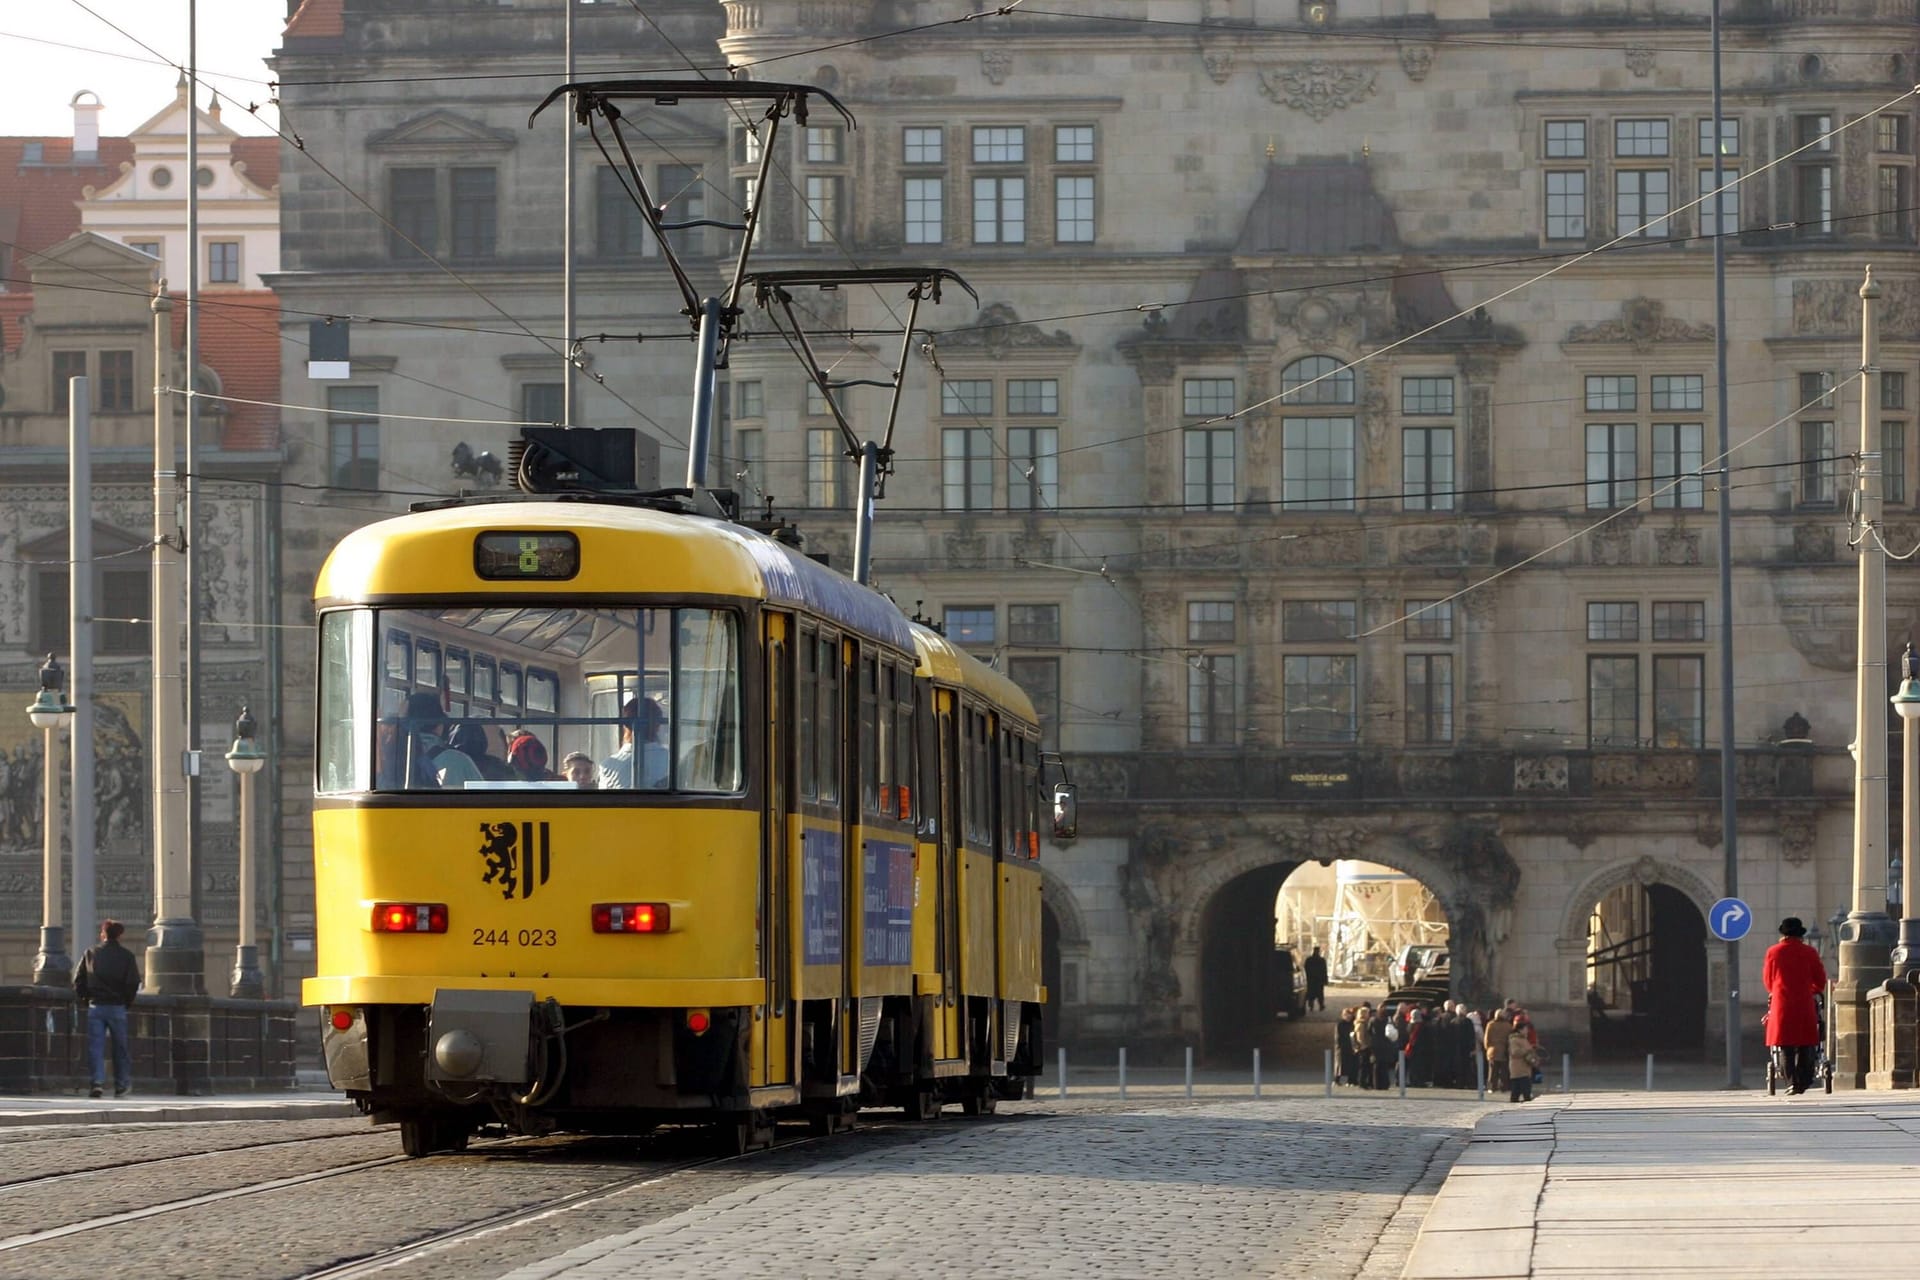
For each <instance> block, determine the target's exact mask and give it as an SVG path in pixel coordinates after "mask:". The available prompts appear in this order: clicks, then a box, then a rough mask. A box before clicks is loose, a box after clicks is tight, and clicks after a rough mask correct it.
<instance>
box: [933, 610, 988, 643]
mask: <svg viewBox="0 0 1920 1280" xmlns="http://www.w3.org/2000/svg"><path fill="white" fill-rule="evenodd" d="M940 628H941V634H943V635H945V636H946V637H947V639H949V640H951V641H953V642H954V643H955V644H963V645H967V646H969V647H970V648H981V647H991V646H992V645H993V644H994V643H995V642H996V640H995V629H994V611H993V606H992V605H990V604H953V605H948V606H947V608H946V611H945V612H944V613H942V615H941V623H940Z"/></svg>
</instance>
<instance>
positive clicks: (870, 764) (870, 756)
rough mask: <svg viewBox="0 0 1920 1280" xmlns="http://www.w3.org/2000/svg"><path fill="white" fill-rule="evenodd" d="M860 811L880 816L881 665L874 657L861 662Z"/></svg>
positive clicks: (863, 657) (861, 659)
mask: <svg viewBox="0 0 1920 1280" xmlns="http://www.w3.org/2000/svg"><path fill="white" fill-rule="evenodd" d="M859 671H860V736H859V742H858V744H857V749H858V752H859V757H860V811H861V812H862V813H879V812H880V751H879V733H880V665H879V663H878V662H877V661H875V659H874V658H873V657H872V656H871V655H866V654H863V655H862V656H861V658H860V668H859Z"/></svg>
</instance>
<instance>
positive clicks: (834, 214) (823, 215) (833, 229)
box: [806, 129, 846, 244]
mask: <svg viewBox="0 0 1920 1280" xmlns="http://www.w3.org/2000/svg"><path fill="white" fill-rule="evenodd" d="M832 132H833V133H834V135H835V136H836V137H837V136H838V135H839V130H837V129H836V130H833V131H832ZM845 181H846V180H845V179H844V178H841V177H839V176H837V175H830V176H821V175H817V174H809V175H807V228H806V230H807V243H808V244H831V243H834V242H837V241H838V240H839V238H840V205H841V199H840V196H841V190H842V184H843V183H844V182H845Z"/></svg>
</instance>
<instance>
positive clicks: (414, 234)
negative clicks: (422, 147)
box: [387, 169, 440, 260]
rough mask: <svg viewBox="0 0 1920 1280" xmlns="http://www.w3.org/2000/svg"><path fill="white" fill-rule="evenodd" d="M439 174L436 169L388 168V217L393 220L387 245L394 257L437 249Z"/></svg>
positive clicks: (403, 257)
mask: <svg viewBox="0 0 1920 1280" xmlns="http://www.w3.org/2000/svg"><path fill="white" fill-rule="evenodd" d="M439 178H440V175H439V173H438V172H436V171H435V170H433V169H391V170H389V171H388V172H387V217H388V220H389V221H391V222H392V223H393V226H392V228H391V231H390V235H389V242H388V248H389V251H390V252H391V253H392V254H393V256H394V257H396V258H400V259H402V260H405V259H408V258H413V257H416V256H418V254H420V253H432V252H433V251H434V246H435V245H436V244H437V243H438V241H439V239H440V203H439ZM409 241H411V242H412V243H411V244H409V243H408V242H409ZM414 245H418V246H419V249H418V250H415V249H414V247H413V246H414Z"/></svg>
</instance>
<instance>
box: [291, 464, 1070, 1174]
mask: <svg viewBox="0 0 1920 1280" xmlns="http://www.w3.org/2000/svg"><path fill="white" fill-rule="evenodd" d="M316 602H317V607H318V614H319V617H318V624H319V625H318V629H319V690H318V716H317V729H316V735H317V740H316V743H315V762H316V767H315V792H316V794H315V799H314V845H315V898H316V903H317V910H318V957H317V958H318V973H317V976H315V977H313V978H310V979H308V980H307V981H306V983H305V985H304V991H303V996H304V1001H305V1003H306V1004H308V1005H313V1006H317V1007H319V1008H320V1010H321V1012H322V1017H323V1034H324V1044H325V1050H326V1062H327V1070H328V1074H329V1076H330V1078H331V1079H332V1081H333V1083H334V1085H335V1086H336V1087H337V1088H340V1089H342V1090H344V1091H346V1092H347V1093H348V1094H349V1095H351V1096H352V1097H354V1098H355V1099H356V1100H358V1101H359V1102H360V1103H361V1104H362V1105H363V1106H364V1107H365V1108H366V1109H367V1110H368V1111H369V1112H370V1113H371V1114H372V1116H373V1118H374V1119H375V1120H376V1121H397V1122H398V1123H399V1124H400V1126H401V1133H402V1139H403V1144H404V1147H405V1149H406V1151H407V1152H408V1153H409V1154H412V1155H424V1154H427V1153H429V1152H432V1151H436V1150H446V1149H457V1148H459V1147H461V1146H463V1145H464V1144H465V1142H466V1140H467V1137H468V1135H469V1134H470V1133H471V1132H472V1131H473V1130H474V1129H475V1128H476V1127H478V1126H480V1125H482V1124H504V1125H506V1126H507V1127H509V1128H511V1129H513V1130H515V1131H519V1132H544V1131H548V1130H553V1129H570V1130H583V1131H598V1132H631V1131H638V1130H641V1129H645V1128H647V1127H649V1126H651V1125H655V1124H659V1123H662V1122H677V1123H711V1124H715V1125H718V1126H721V1128H722V1131H723V1133H724V1134H725V1136H726V1139H727V1141H729V1142H731V1143H734V1144H738V1145H742V1146H745V1145H753V1144H758V1143H762V1142H765V1141H767V1140H769V1139H770V1138H771V1126H772V1124H773V1123H774V1122H775V1121H776V1120H778V1119H782V1118H789V1117H801V1116H804V1117H806V1118H807V1119H808V1120H810V1121H811V1122H812V1123H813V1124H814V1125H815V1127H816V1128H817V1129H819V1130H823V1131H824V1130H831V1129H833V1128H835V1127H838V1126H839V1125H840V1124H841V1123H842V1122H843V1121H844V1119H845V1118H846V1117H847V1116H849V1115H851V1113H852V1112H853V1111H855V1110H856V1109H858V1108H859V1107H860V1106H863V1105H889V1106H899V1107H902V1108H904V1109H905V1110H906V1111H907V1112H908V1114H910V1115H913V1116H917V1117H922V1118H925V1117H930V1116H932V1115H935V1114H937V1113H938V1111H939V1108H940V1107H941V1106H942V1105H943V1104H946V1103H958V1104H960V1105H962V1106H963V1107H965V1108H966V1109H967V1110H968V1111H970V1112H977V1111H982V1110H991V1109H992V1107H993V1105H994V1102H995V1100H996V1099H998V1098H1005V1097H1017V1096H1019V1095H1020V1093H1021V1092H1022V1090H1023V1088H1024V1086H1025V1085H1026V1083H1027V1078H1029V1077H1031V1076H1032V1075H1034V1074H1036V1073H1037V1072H1038V1070H1039V1064H1040V1060H1041V1024H1040V1009H1041V1006H1042V1004H1043V1003H1044V1001H1045V998H1046V993H1045V991H1044V989H1043V988H1042V986H1041V982H1040V916H1041V912H1040V873H1039V864H1038V857H1039V840H1040V836H1039V822H1040V813H1041V795H1040V786H1041V778H1040V773H1041V770H1040V757H1039V738H1038V733H1037V729H1036V726H1035V720H1034V714H1033V708H1032V705H1031V704H1030V703H1029V701H1028V700H1027V698H1026V697H1025V696H1024V695H1023V694H1022V693H1021V692H1020V690H1019V689H1018V688H1017V687H1016V686H1015V685H1014V684H1013V683H1012V682H1011V681H1009V680H1007V679H1006V678H1005V677H1003V676H1001V675H1000V674H999V673H997V672H995V671H993V670H992V669H990V668H988V667H986V666H985V665H983V664H981V663H980V662H978V661H976V660H974V659H973V658H971V657H969V656H968V655H966V654H965V653H963V652H961V651H960V650H959V649H957V648H956V647H954V646H953V645H951V644H950V643H948V642H947V641H946V640H945V639H944V638H943V637H941V636H939V635H938V634H936V633H934V632H932V631H929V630H926V629H925V628H922V627H918V626H916V625H914V624H913V623H910V622H909V621H908V620H907V619H906V618H904V617H903V616H902V615H901V614H900V612H899V610H897V609H896V608H895V607H894V606H893V604H892V603H891V602H890V601H888V600H887V599H886V598H885V597H884V596H881V595H880V594H878V593H876V592H874V591H872V590H870V589H869V588H867V587H864V586H859V585H856V584H855V583H853V582H852V581H850V580H848V579H846V578H844V577H842V576H840V575H838V574H836V573H833V572H832V571H830V570H828V569H827V568H825V567H823V566H822V565H820V564H818V563H815V562H814V561H812V560H810V559H808V558H806V557H805V556H803V555H800V554H798V553H797V552H796V551H794V550H793V549H791V548H790V547H788V546H786V545H785V544H783V543H782V542H780V541H777V540H775V539H773V538H771V537H768V536H765V535H763V534H761V533H757V532H755V531H753V530H751V529H748V528H745V527H742V526H740V525H737V524H733V523H730V522H728V521H726V520H723V519H717V518H709V517H706V516H700V515H694V514H690V513H688V512H687V511H685V510H675V509H672V503H671V502H670V501H665V500H662V501H657V502H648V501H646V500H640V499H630V500H626V501H620V500H608V499H599V500H581V501H551V500H549V501H511V500H509V501H499V500H496V501H488V502H459V503H451V504H446V505H442V506H439V507H437V508H435V509H429V510H421V511H416V512H415V513H414V514H410V515H406V516H402V517H399V518H396V519H391V520H386V521H383V522H380V523H378V524H374V525H371V526H369V527H367V528H364V529H361V530H359V531H357V532H355V533H353V534H351V535H349V536H348V537H347V538H346V539H345V540H344V541H342V542H341V543H340V545H339V546H338V547H336V548H335V550H334V552H333V554H332V555H331V556H330V557H329V559H328V561H327V563H326V566H325V567H324V569H323V570H322V571H321V574H320V578H319V580H318V583H317V585H316Z"/></svg>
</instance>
